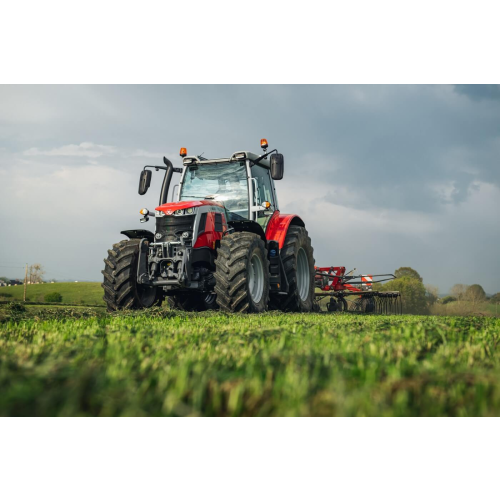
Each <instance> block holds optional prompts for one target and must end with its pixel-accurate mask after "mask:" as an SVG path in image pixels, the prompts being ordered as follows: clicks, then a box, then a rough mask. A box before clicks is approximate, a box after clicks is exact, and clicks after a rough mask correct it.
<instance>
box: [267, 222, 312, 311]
mask: <svg viewBox="0 0 500 500" xmlns="http://www.w3.org/2000/svg"><path fill="white" fill-rule="evenodd" d="M313 253H314V249H313V247H312V246H311V238H309V235H308V233H307V231H306V228H305V227H299V226H290V227H289V228H288V233H287V235H286V238H285V242H284V244H283V248H282V249H281V253H280V254H281V259H282V261H283V267H284V268H285V274H286V277H287V280H288V286H289V289H288V294H287V295H271V301H272V306H273V308H275V309H279V310H281V311H287V312H310V311H312V310H313V307H314V274H315V273H314V255H313Z"/></svg>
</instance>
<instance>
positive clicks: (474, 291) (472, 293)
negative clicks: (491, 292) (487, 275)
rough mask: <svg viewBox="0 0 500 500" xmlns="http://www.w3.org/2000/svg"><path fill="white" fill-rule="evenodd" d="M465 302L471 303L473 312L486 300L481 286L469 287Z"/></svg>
mask: <svg viewBox="0 0 500 500" xmlns="http://www.w3.org/2000/svg"><path fill="white" fill-rule="evenodd" d="M465 300H468V301H469V302H470V303H471V305H472V312H475V311H476V308H477V306H478V304H479V303H480V302H484V301H485V300H486V293H485V291H484V290H483V287H482V286H481V285H471V286H470V287H469V288H467V292H466V293H465Z"/></svg>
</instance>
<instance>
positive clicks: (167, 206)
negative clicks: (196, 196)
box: [156, 200, 223, 215]
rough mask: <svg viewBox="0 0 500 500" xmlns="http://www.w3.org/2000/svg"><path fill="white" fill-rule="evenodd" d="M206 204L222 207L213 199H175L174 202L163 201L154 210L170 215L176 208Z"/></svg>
mask: <svg viewBox="0 0 500 500" xmlns="http://www.w3.org/2000/svg"><path fill="white" fill-rule="evenodd" d="M207 205H212V206H216V207H223V205H222V203H219V202H217V201H213V200H186V201H176V202H174V203H164V204H163V205H160V206H159V207H156V210H158V211H160V212H165V215H172V214H173V213H174V212H175V211H176V210H184V209H186V208H196V207H205V206H207Z"/></svg>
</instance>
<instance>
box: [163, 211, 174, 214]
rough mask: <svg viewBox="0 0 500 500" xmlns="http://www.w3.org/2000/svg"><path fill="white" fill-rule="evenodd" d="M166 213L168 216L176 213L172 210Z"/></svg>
mask: <svg viewBox="0 0 500 500" xmlns="http://www.w3.org/2000/svg"><path fill="white" fill-rule="evenodd" d="M165 213H166V214H167V215H172V214H173V213H174V212H172V210H167V211H166V212H165Z"/></svg>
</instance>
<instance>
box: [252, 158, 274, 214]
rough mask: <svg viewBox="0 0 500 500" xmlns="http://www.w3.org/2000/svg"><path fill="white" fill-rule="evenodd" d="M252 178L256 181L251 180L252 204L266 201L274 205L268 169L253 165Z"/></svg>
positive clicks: (260, 203)
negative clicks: (252, 187)
mask: <svg viewBox="0 0 500 500" xmlns="http://www.w3.org/2000/svg"><path fill="white" fill-rule="evenodd" d="M252 178H253V179H255V181H257V182H255V181H252V182H253V183H254V200H253V201H254V204H255V205H262V203H264V202H265V201H268V202H269V203H271V205H272V206H274V205H275V203H274V195H273V188H272V185H271V176H270V174H269V170H268V169H266V168H263V167H261V166H259V165H253V166H252Z"/></svg>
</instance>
